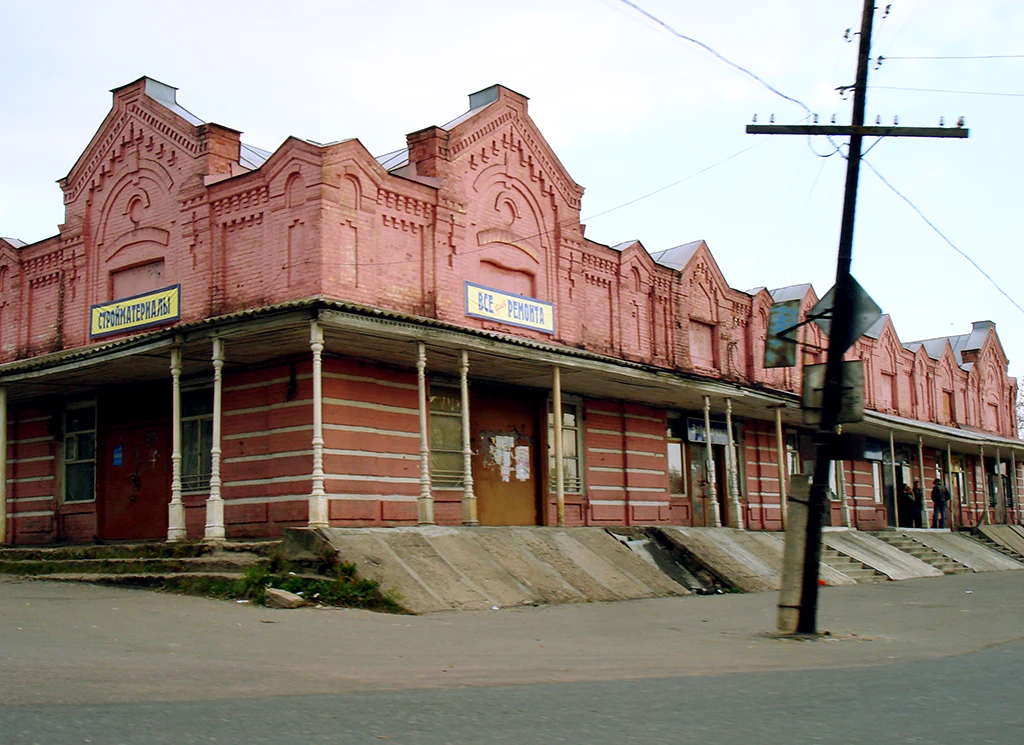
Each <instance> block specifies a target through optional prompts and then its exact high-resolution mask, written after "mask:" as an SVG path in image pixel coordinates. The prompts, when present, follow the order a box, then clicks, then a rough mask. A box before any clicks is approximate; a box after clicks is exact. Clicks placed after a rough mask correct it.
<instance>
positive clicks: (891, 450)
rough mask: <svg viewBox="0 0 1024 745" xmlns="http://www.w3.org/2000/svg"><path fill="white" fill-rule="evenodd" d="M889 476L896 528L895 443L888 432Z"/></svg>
mask: <svg viewBox="0 0 1024 745" xmlns="http://www.w3.org/2000/svg"><path fill="white" fill-rule="evenodd" d="M889 474H890V475H891V476H892V510H893V516H894V517H895V518H896V527H897V528H898V527H899V526H900V495H899V494H898V493H897V492H896V441H895V440H894V439H893V435H892V430H891V429H890V430H889Z"/></svg>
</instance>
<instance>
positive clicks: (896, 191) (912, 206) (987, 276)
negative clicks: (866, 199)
mask: <svg viewBox="0 0 1024 745" xmlns="http://www.w3.org/2000/svg"><path fill="white" fill-rule="evenodd" d="M862 162H863V163H864V164H865V165H866V166H867V167H868V168H870V169H871V172H872V173H874V174H875V176H877V177H878V178H879V180H880V181H881V182H882V183H883V184H885V185H886V186H888V187H889V189H891V190H892V192H893V194H895V195H896V196H898V197H899V198H900V199H902V200H903V201H904V202H906V203H907V204H908V205H910V209H912V210H914V212H916V213H917V215H918V217H920V218H921V219H922V220H924V221H925V223H926V224H927V225H928V227H929V228H931V229H932V230H934V231H935V232H936V233H937V234H938V236H939V237H940V238H942V240H944V241H945V242H946V243H947V244H949V247H950V248H952V249H953V250H954V251H956V252H957V253H958V254H960V255H961V256H963V257H964V258H965V259H967V261H969V262H970V263H971V266H973V267H974V268H975V269H977V270H978V271H979V272H981V274H982V276H983V277H985V279H987V280H988V281H989V282H991V283H992V286H993V287H995V288H996V289H997V290H999V292H1000V293H1001V294H1002V295H1003V297H1005V298H1006V299H1007V300H1009V301H1010V302H1011V303H1013V305H1014V307H1015V308H1016V309H1017V310H1019V311H1020V312H1021V313H1024V308H1022V307H1021V306H1020V304H1019V303H1018V302H1017V301H1016V300H1014V299H1013V298H1012V297H1010V295H1009V293H1007V292H1006V290H1004V289H1003V288H1002V287H1000V286H999V283H998V282H996V281H995V280H994V279H992V276H991V275H990V274H989V273H988V272H986V271H985V270H984V269H982V268H981V266H980V265H979V264H978V262H977V261H975V260H974V259H972V258H971V257H970V256H969V255H968V254H967V252H965V251H963V250H962V249H960V248H959V247H958V246H957V245H956V244H955V243H953V241H951V240H950V239H949V238H947V237H946V234H945V233H943V232H942V231H941V230H939V229H938V228H937V227H936V226H935V223H933V222H932V221H931V220H929V219H928V218H927V217H925V214H924V213H923V212H922V211H921V210H920V209H919V208H918V206H917V205H916V204H914V203H913V202H911V201H910V199H908V198H907V197H906V196H905V195H904V194H903V193H902V192H900V190H899V189H897V188H896V187H895V186H893V185H892V184H890V183H889V182H888V180H886V178H885V176H883V175H882V174H880V173H879V172H878V169H877V168H875V167H874V166H873V165H871V163H870V161H867V160H863V161H862Z"/></svg>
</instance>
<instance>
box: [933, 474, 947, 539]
mask: <svg viewBox="0 0 1024 745" xmlns="http://www.w3.org/2000/svg"><path fill="white" fill-rule="evenodd" d="M947 504H949V490H948V489H946V487H945V486H943V485H942V482H941V481H940V480H939V479H935V485H934V486H933V487H932V527H933V528H945V527H946V505H947Z"/></svg>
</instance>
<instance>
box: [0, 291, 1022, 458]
mask: <svg viewBox="0 0 1024 745" xmlns="http://www.w3.org/2000/svg"><path fill="white" fill-rule="evenodd" d="M314 319H317V320H319V321H320V323H321V325H322V327H323V329H324V338H325V347H326V348H325V354H326V355H329V356H342V357H349V358H355V359H360V360H364V361H367V362H371V363H378V364H387V365H391V366H395V367H402V368H407V369H408V368H413V367H415V364H416V355H417V350H416V344H417V342H423V343H424V344H425V345H426V347H427V370H428V372H429V373H430V374H431V375H434V376H438V375H440V376H447V377H451V378H457V376H458V374H459V364H460V355H461V351H462V350H466V351H467V352H468V353H469V356H470V377H471V378H472V379H473V380H486V381H491V382H495V383H505V384H510V385H518V386H524V387H529V388H538V389H547V388H550V387H551V368H552V367H553V366H556V365H557V366H558V367H559V368H560V369H561V379H562V389H563V390H564V391H565V392H566V393H573V394H578V395H581V396H587V397H593V398H604V399H610V400H625V401H631V402H635V403H639V404H645V405H649V406H654V407H664V408H670V409H679V410H683V411H687V410H689V411H699V410H700V409H701V408H702V407H703V404H704V397H705V396H707V397H709V399H710V400H711V405H712V411H713V413H714V414H715V415H716V418H720V417H721V416H722V415H723V414H724V408H725V399H729V400H730V401H731V402H732V410H733V414H734V416H736V417H738V418H746V419H754V420H761V421H771V420H773V419H774V417H775V414H774V410H775V409H776V408H781V416H782V421H783V423H784V424H786V425H788V426H791V427H793V426H796V427H802V426H803V419H802V413H801V410H800V400H799V397H798V396H796V395H795V394H792V393H787V392H784V391H775V390H771V389H767V388H762V387H753V386H749V385H743V384H740V383H736V382H732V381H728V380H720V379H713V378H706V377H702V376H698V375H694V374H690V373H684V372H679V371H672V370H666V369H663V368H658V367H654V366H651V365H646V364H643V363H639V362H633V361H630V360H623V359H619V358H616V357H610V356H607V355H602V354H598V353H595V352H590V351H587V350H582V349H576V348H573V347H565V346H560V345H557V344H553V343H549V342H544V341H539V340H535V339H527V338H523V337H518V336H512V335H510V334H503V333H500V332H496V331H490V330H485V329H474V328H467V327H464V326H460V325H458V324H455V323H451V322H448V321H442V320H438V319H435V318H426V317H422V316H416V315H412V314H408V313H400V312H397V311H391V310H385V309H381V308H376V307H372V306H365V305H359V304H355V303H348V302H343V301H339V300H334V299H331V298H326V297H322V296H314V297H309V298H303V299H299V300H294V301H289V302H285V303H279V304H276V305H269V306H263V307H260V308H251V309H246V310H241V311H237V312H234V313H228V314H224V315H221V316H215V317H210V318H205V319H202V320H200V321H194V322H191V323H185V324H178V325H176V326H171V327H168V328H165V329H160V330H157V331H149V332H146V333H142V334H137V335H134V336H128V337H125V338H122V339H118V340H115V341H110V342H105V343H100V344H94V345H89V346H85V347H79V348H76V349H71V350H65V351H60V352H54V353H51V354H45V355H39V356H36V357H32V358H29V359H25V360H17V361H14V362H9V363H6V364H3V365H0V386H4V387H6V388H7V390H8V397H9V400H10V402H11V403H12V404H17V403H24V402H27V401H28V400H31V399H37V398H57V397H60V398H64V397H73V396H80V397H81V396H86V395H90V394H92V393H94V392H95V391H96V389H97V388H109V387H112V386H118V385H129V384H133V383H140V382H144V381H153V380H168V381H169V380H170V362H169V358H170V352H171V349H172V348H174V347H175V346H179V347H180V348H181V350H182V361H183V365H182V377H183V380H189V379H202V378H203V377H209V376H211V375H212V365H211V345H210V340H211V339H213V338H220V339H223V340H224V345H225V353H226V366H227V369H228V370H231V369H245V368H247V367H254V366H261V365H265V364H268V363H271V362H274V361H280V360H287V359H289V358H294V357H295V356H297V355H302V354H305V353H308V352H309V323H310V321H311V320H314ZM846 428H847V429H848V431H852V432H860V433H863V434H866V435H870V436H874V437H881V438H885V439H888V436H889V432H890V431H891V432H893V433H894V435H895V437H896V439H898V440H900V441H901V442H913V443H916V441H917V436H919V435H920V436H921V437H922V438H923V441H924V444H926V445H928V446H929V447H939V448H943V449H945V447H946V446H947V444H948V445H950V446H951V447H952V448H953V449H954V450H957V451H958V452H972V453H973V452H976V450H977V448H978V446H979V445H984V446H986V447H1001V448H1005V449H1008V450H1010V449H1012V450H1018V451H1022V452H1024V441H1020V440H1014V439H1011V438H1005V437H1000V436H998V435H992V434H985V433H979V432H976V431H968V430H962V429H958V428H953V427H945V426H942V425H937V424H931V423H928V422H918V421H914V420H908V419H903V418H900V417H895V416H891V415H887V414H881V413H877V412H866V413H865V418H864V421H863V422H860V423H858V424H855V425H846Z"/></svg>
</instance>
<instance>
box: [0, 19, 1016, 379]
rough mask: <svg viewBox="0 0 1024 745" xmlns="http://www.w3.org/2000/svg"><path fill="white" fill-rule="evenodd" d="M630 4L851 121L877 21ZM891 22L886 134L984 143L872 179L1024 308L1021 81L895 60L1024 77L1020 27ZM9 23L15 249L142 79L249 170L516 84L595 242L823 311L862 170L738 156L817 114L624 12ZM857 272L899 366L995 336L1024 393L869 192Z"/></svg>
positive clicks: (948, 269)
mask: <svg viewBox="0 0 1024 745" xmlns="http://www.w3.org/2000/svg"><path fill="white" fill-rule="evenodd" d="M637 4H638V5H640V6H641V7H643V8H644V9H646V10H647V11H649V12H650V13H651V14H652V15H654V16H657V17H658V18H660V19H661V20H663V21H664V22H665V23H667V24H668V25H670V26H671V27H673V28H674V29H675V30H676V31H678V32H680V33H682V34H685V35H687V36H690V37H693V38H695V39H699V40H700V41H702V42H703V43H705V44H707V45H709V46H711V47H712V48H714V49H715V50H716V51H717V52H718V53H720V54H721V55H723V56H724V57H726V58H728V59H730V60H732V61H734V62H735V63H737V64H739V65H741V66H743V67H746V68H747V69H749V70H751V71H752V72H754V73H756V74H757V75H758V76H760V77H761V78H763V79H764V80H765V81H767V82H768V83H770V84H771V85H772V86H773V87H775V88H777V89H778V90H779V91H781V92H782V93H785V94H786V95H787V96H790V97H793V98H796V99H799V100H801V101H803V102H805V103H806V104H807V105H808V106H809V107H810V108H811V109H812V110H813V111H815V112H818V113H819V114H820V115H821V116H822V118H823V119H824V120H825V121H828V120H830V119H831V117H832V115H833V114H837V115H838V121H839V122H840V123H846V122H848V121H849V109H850V102H849V101H844V100H843V99H842V98H840V96H839V94H838V93H837V92H836V91H835V88H836V87H837V86H840V85H845V84H852V83H853V80H854V73H855V62H856V54H857V49H856V47H857V45H856V42H855V41H854V42H853V43H850V42H847V41H846V40H844V38H843V33H844V31H845V30H846V29H847V28H851V27H852V28H853V29H857V28H859V26H860V10H861V2H860V0H785V1H784V2H781V3H766V2H759V1H758V0H716V1H715V2H697V1H696V0H637ZM885 4H886V3H885V2H884V0H879V6H880V7H884V5H885ZM881 15H882V12H881V11H879V14H878V18H877V20H876V24H875V35H874V47H873V55H874V56H875V57H877V56H878V55H883V56H885V57H887V58H889V59H888V60H886V61H884V62H883V63H882V65H881V67H880V68H879V69H875V68H874V66H872V69H871V73H870V84H871V86H872V88H871V90H870V91H869V95H868V104H867V110H868V116H869V120H870V121H871V122H874V120H875V117H876V116H879V115H880V116H881V117H882V120H883V122H884V123H891V122H892V120H893V117H894V116H898V117H899V123H900V124H901V125H918V126H936V125H937V124H938V121H939V117H940V116H943V117H945V122H946V125H947V126H951V125H952V124H953V123H954V122H955V121H956V120H957V118H958V117H960V116H965V117H966V120H967V126H968V127H969V128H970V130H971V136H970V139H967V140H950V139H928V140H910V139H890V140H885V141H883V142H881V143H878V145H877V147H876V148H875V149H873V150H872V151H871V153H870V154H869V155H868V156H867V157H868V160H869V161H870V162H871V163H872V164H873V165H874V166H875V167H876V168H877V169H878V171H879V172H880V173H881V174H882V175H883V176H885V178H886V179H887V180H889V181H890V183H892V185H893V186H895V187H896V188H897V189H899V190H900V191H901V192H902V193H903V194H905V195H906V196H907V197H908V198H909V199H910V200H911V201H912V202H913V203H914V204H915V205H917V207H918V208H919V209H920V210H921V211H922V212H923V213H924V215H925V216H927V218H928V219H929V220H931V221H932V222H933V223H934V224H935V225H936V226H937V227H938V228H939V229H940V230H941V231H942V232H943V233H944V234H945V235H946V236H947V237H948V238H949V239H950V240H951V241H952V242H953V243H954V244H955V245H956V246H957V247H958V248H960V249H961V250H962V251H963V252H965V253H966V254H968V255H969V256H970V257H971V258H972V259H974V261H976V262H977V263H978V264H979V265H980V266H981V267H982V268H983V269H985V270H986V271H987V272H988V273H989V274H991V275H992V277H993V278H994V279H995V281H996V282H998V283H999V285H1000V286H1001V287H1002V288H1003V289H1004V290H1006V291H1007V292H1008V293H1009V294H1010V295H1011V296H1012V297H1013V298H1014V299H1015V300H1016V301H1017V302H1018V303H1020V304H1021V305H1024V261H1022V257H1021V232H1022V230H1021V228H1022V225H1021V222H1022V215H1024V209H1022V204H1024V187H1022V179H1021V176H1020V170H1021V160H1022V156H1021V150H1020V144H1019V139H1020V138H1019V132H1020V129H1021V122H1022V119H1024V117H1022V113H1024V111H1022V109H1024V58H1022V57H1017V58H1011V59H970V60H964V59H957V60H952V59H946V60H919V59H915V60H911V59H897V58H898V57H936V56H938V57H953V56H983V55H1024V41H1021V31H1022V30H1024V3H1020V2H1019V0H972V2H964V1H963V0H894V2H892V4H891V13H890V15H889V16H888V17H887V18H885V19H882V18H881ZM3 19H4V34H3V36H4V41H3V44H2V45H0V71H2V72H0V101H2V102H3V113H2V115H0V235H3V236H14V237H17V238H21V239H22V240H25V241H30V242H32V241H37V240H40V239H42V238H46V237H48V236H50V235H53V234H55V233H56V232H57V225H58V224H59V223H60V222H61V221H62V219H63V207H62V203H61V193H60V189H59V188H58V187H57V185H56V184H55V183H54V182H55V181H56V180H57V179H59V178H61V177H62V176H64V175H66V174H67V172H68V171H69V170H70V168H71V166H72V165H73V164H74V162H75V160H76V158H77V157H78V156H79V154H80V153H81V152H82V150H83V149H84V148H85V147H86V145H87V144H88V142H89V140H90V138H91V137H92V135H93V134H94V133H95V131H96V129H97V127H98V126H99V124H100V123H101V121H102V120H103V117H104V116H105V115H106V113H107V112H108V111H109V109H110V105H111V98H110V94H109V93H108V91H109V90H110V89H111V88H114V87H117V86H120V85H123V84H125V83H128V82H130V81H132V80H135V79H136V78H138V77H140V76H142V75H149V76H151V77H154V78H156V79H158V80H161V81H163V82H165V83H167V84H169V85H173V86H176V87H177V88H178V89H179V91H178V102H179V103H180V104H181V105H183V106H184V107H185V108H187V109H189V110H190V111H192V112H193V113H194V114H195V115H196V116H198V117H200V118H201V119H203V120H206V121H214V122H217V123H220V124H223V125H226V126H229V127H232V128H234V129H239V130H242V131H243V133H244V134H243V136H242V137H243V141H245V142H248V143H250V144H252V145H256V146H258V147H262V148H264V149H267V150H273V149H275V148H276V147H278V146H279V145H280V144H281V142H282V141H283V140H284V139H285V138H286V137H288V136H289V135H295V136H298V137H303V138H309V139H313V140H317V141H321V142H326V141H331V140H338V139H344V138H348V137H357V138H359V139H360V140H361V141H362V142H363V143H364V144H365V145H366V147H367V148H368V149H369V150H370V151H371V152H373V153H374V154H380V153H384V152H387V151H389V150H393V149H396V148H398V147H401V146H403V145H404V142H405V134H406V133H408V132H413V131H415V130H418V129H421V128H423V127H425V126H429V125H431V124H443V123H444V122H446V121H448V120H450V119H452V118H454V117H455V116H458V115H459V114H461V113H462V112H463V111H465V109H466V108H467V99H466V96H467V95H468V94H469V93H471V92H473V91H476V90H479V89H481V88H485V87H487V86H489V85H491V84H493V83H501V84H503V85H505V86H507V87H509V88H512V89H514V90H516V91H518V92H520V93H522V94H524V95H526V96H529V97H530V115H531V116H532V118H533V119H534V121H535V122H536V123H537V125H538V126H539V127H540V129H541V131H542V132H543V133H544V135H545V137H546V138H547V139H548V141H549V143H550V144H551V146H552V147H553V148H554V150H555V152H556V153H557V154H558V156H559V158H560V159H561V161H562V163H563V164H564V166H565V167H566V168H567V169H568V171H569V174H570V175H571V176H572V178H573V179H574V180H576V181H577V182H578V183H579V184H581V185H582V186H584V187H585V188H586V195H585V196H584V200H583V212H582V218H583V222H584V223H585V224H586V225H587V231H586V235H587V237H588V238H590V239H592V240H596V241H598V242H601V243H607V244H615V243H618V242H621V241H623V240H627V239H634V238H635V239H639V240H641V241H642V242H643V244H644V245H645V246H646V247H647V249H648V250H651V251H657V250H661V249H664V248H670V247H672V246H675V245H679V244H681V243H686V242H689V241H692V240H695V239H703V240H705V241H706V242H707V243H708V245H709V246H710V248H711V251H712V253H713V254H714V256H715V258H716V260H717V261H718V263H719V265H720V267H721V269H722V271H723V272H724V274H725V277H726V279H727V280H728V282H729V283H730V284H731V285H732V286H733V287H735V288H738V289H741V290H746V289H749V288H752V287H757V286H761V285H765V286H768V287H769V288H773V287H780V286H784V285H789V284H796V283H800V282H811V283H813V284H814V286H815V289H816V290H817V292H818V294H819V295H823V294H824V293H825V291H826V290H827V289H828V288H829V286H831V284H832V282H833V280H834V275H835V255H836V248H837V241H838V236H839V223H840V214H841V207H842V187H843V180H844V176H845V168H846V164H845V161H844V160H843V159H842V158H841V157H840V156H838V155H834V156H833V157H827V158H822V157H818V156H817V155H815V153H814V152H812V147H813V149H814V150H816V151H817V152H818V153H819V154H822V155H823V154H826V153H828V152H830V151H831V150H832V148H831V147H830V146H829V144H828V142H827V141H826V140H824V139H822V138H816V139H815V141H814V142H812V143H808V141H807V139H806V138H801V137H781V136H777V137H768V136H751V135H746V134H745V133H744V126H745V125H746V124H747V123H749V122H750V120H751V118H752V115H753V114H755V113H757V114H758V120H759V122H765V121H767V120H768V117H769V116H770V115H771V114H774V115H775V120H776V122H777V123H778V122H787V123H789V122H797V121H798V120H800V119H801V118H802V117H803V116H804V112H803V110H802V109H801V108H800V107H799V106H797V105H796V104H793V103H791V102H789V101H786V100H784V99H782V98H780V97H778V96H776V95H774V94H773V93H771V92H770V91H769V90H767V89H766V88H765V87H763V86H762V85H760V84H758V83H757V82H755V81H753V80H751V79H750V78H749V77H747V76H745V75H743V74H741V73H739V72H737V71H736V70H734V69H732V68H730V67H729V66H728V65H726V64H725V63H723V62H722V61H720V60H718V59H716V58H715V57H714V56H712V55H711V54H709V53H708V52H707V51H705V50H703V49H701V48H699V47H698V46H696V45H694V44H692V43H689V42H685V41H682V40H680V39H678V38H675V37H674V36H672V35H671V34H670V33H669V32H667V31H666V30H664V29H662V28H659V27H658V26H657V25H656V24H654V23H653V22H652V21H650V20H648V19H645V18H644V17H643V16H642V15H640V14H639V13H638V12H636V11H635V10H633V9H631V8H629V7H628V6H627V5H626V4H624V3H623V2H621V1H620V0H515V1H512V2H510V1H509V0H502V1H501V2H496V1H495V2H492V1H491V0H476V1H475V2H469V1H467V0H433V1H432V2H414V1H412V0H376V1H374V2H368V1H365V0H364V1H362V2H356V1H341V0H339V1H338V2H326V1H323V2H303V1H302V0H294V1H293V2H290V3H283V2H266V1H265V0H250V2H247V3H244V4H227V3H209V2H192V1H190V0H181V1H179V2H175V3H159V4H156V3H139V2H132V3H128V2H113V1H107V2H104V1H102V0H98V1H97V2H90V3H86V2H80V3H79V2H54V1H52V0H50V1H48V0H35V1H34V2H31V3H8V4H7V7H6V8H5V10H4V13H3ZM883 86H884V87H883ZM894 88H902V89H906V88H923V89H941V90H945V91H958V92H946V93H938V92H922V91H909V90H893V89H894ZM963 91H971V92H982V93H1002V94H1015V95H1000V96H996V95H976V94H973V93H963ZM870 144H872V143H871V142H868V145H870ZM746 148H751V149H749V150H747V151H746V152H741V151H744V149H746ZM737 153H739V154H737ZM730 156H735V157H732V158H731V159H729V160H726V159H728V158H730ZM723 161H724V162H723ZM716 164H717V165H716ZM683 179H685V180H683ZM681 180H682V182H681V183H678V184H676V185H674V186H671V187H670V188H666V189H664V190H663V191H660V192H658V193H657V194H655V195H653V196H650V197H647V198H645V199H640V200H639V201H636V202H634V203H632V204H629V205H627V206H622V207H621V208H620V209H614V208H616V207H619V206H620V205H624V204H625V203H627V202H631V201H632V200H636V199H637V198H638V197H642V196H644V195H646V194H649V193H650V192H654V191H656V190H658V189H661V188H662V187H665V186H667V185H669V184H672V183H674V182H677V181H681ZM613 209H614V211H611V212H608V210H613ZM853 271H854V275H855V276H856V277H857V279H858V280H859V281H860V283H861V284H862V285H863V286H864V287H865V289H866V290H867V291H868V292H869V293H870V294H871V295H872V297H874V298H875V300H876V301H877V302H878V304H879V305H880V306H881V307H882V308H883V310H884V311H885V312H888V313H890V314H891V315H892V317H893V320H894V323H895V326H896V330H897V332H898V334H899V336H900V338H901V340H902V341H904V342H906V341H911V340H915V339H922V338H928V337H934V336H945V335H950V334H959V333H966V332H968V331H969V330H970V325H971V322H972V321H975V320H992V321H994V322H995V323H996V324H997V328H998V331H999V334H1000V337H1001V338H1002V340H1003V344H1004V346H1005V348H1006V351H1007V354H1008V355H1009V357H1010V373H1011V374H1024V313H1022V311H1021V310H1019V309H1018V308H1016V307H1014V305H1013V304H1012V303H1011V302H1010V301H1009V300H1007V299H1006V298H1005V297H1003V296H1002V295H1001V294H1000V293H999V291H998V290H996V288H995V287H993V285H992V284H991V283H990V282H989V281H988V280H986V279H985V277H984V276H982V274H981V273H980V272H979V271H978V270H977V269H975V268H974V267H973V266H971V264H970V263H968V261H967V260H966V259H964V258H963V257H962V256H960V255H959V254H957V253H956V251H954V249H953V248H951V247H950V246H949V245H948V244H947V243H946V242H945V241H943V240H942V238H940V237H939V236H938V235H936V233H935V232H933V231H932V229H931V228H929V227H928V225H927V224H926V223H925V222H924V221H923V220H922V219H921V218H920V217H919V216H918V215H917V214H915V213H914V212H913V211H912V210H911V208H910V207H909V206H908V205H907V204H906V203H905V202H903V201H902V200H900V199H899V197H897V196H896V195H895V194H893V193H892V192H891V191H890V190H889V189H888V188H887V187H886V186H885V185H884V184H883V183H882V182H881V181H880V180H879V179H878V178H877V177H876V176H875V175H874V174H873V173H871V171H869V170H867V169H864V171H863V172H862V175H861V190H860V200H859V204H858V209H857V223H856V232H855V243H854V262H853Z"/></svg>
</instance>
